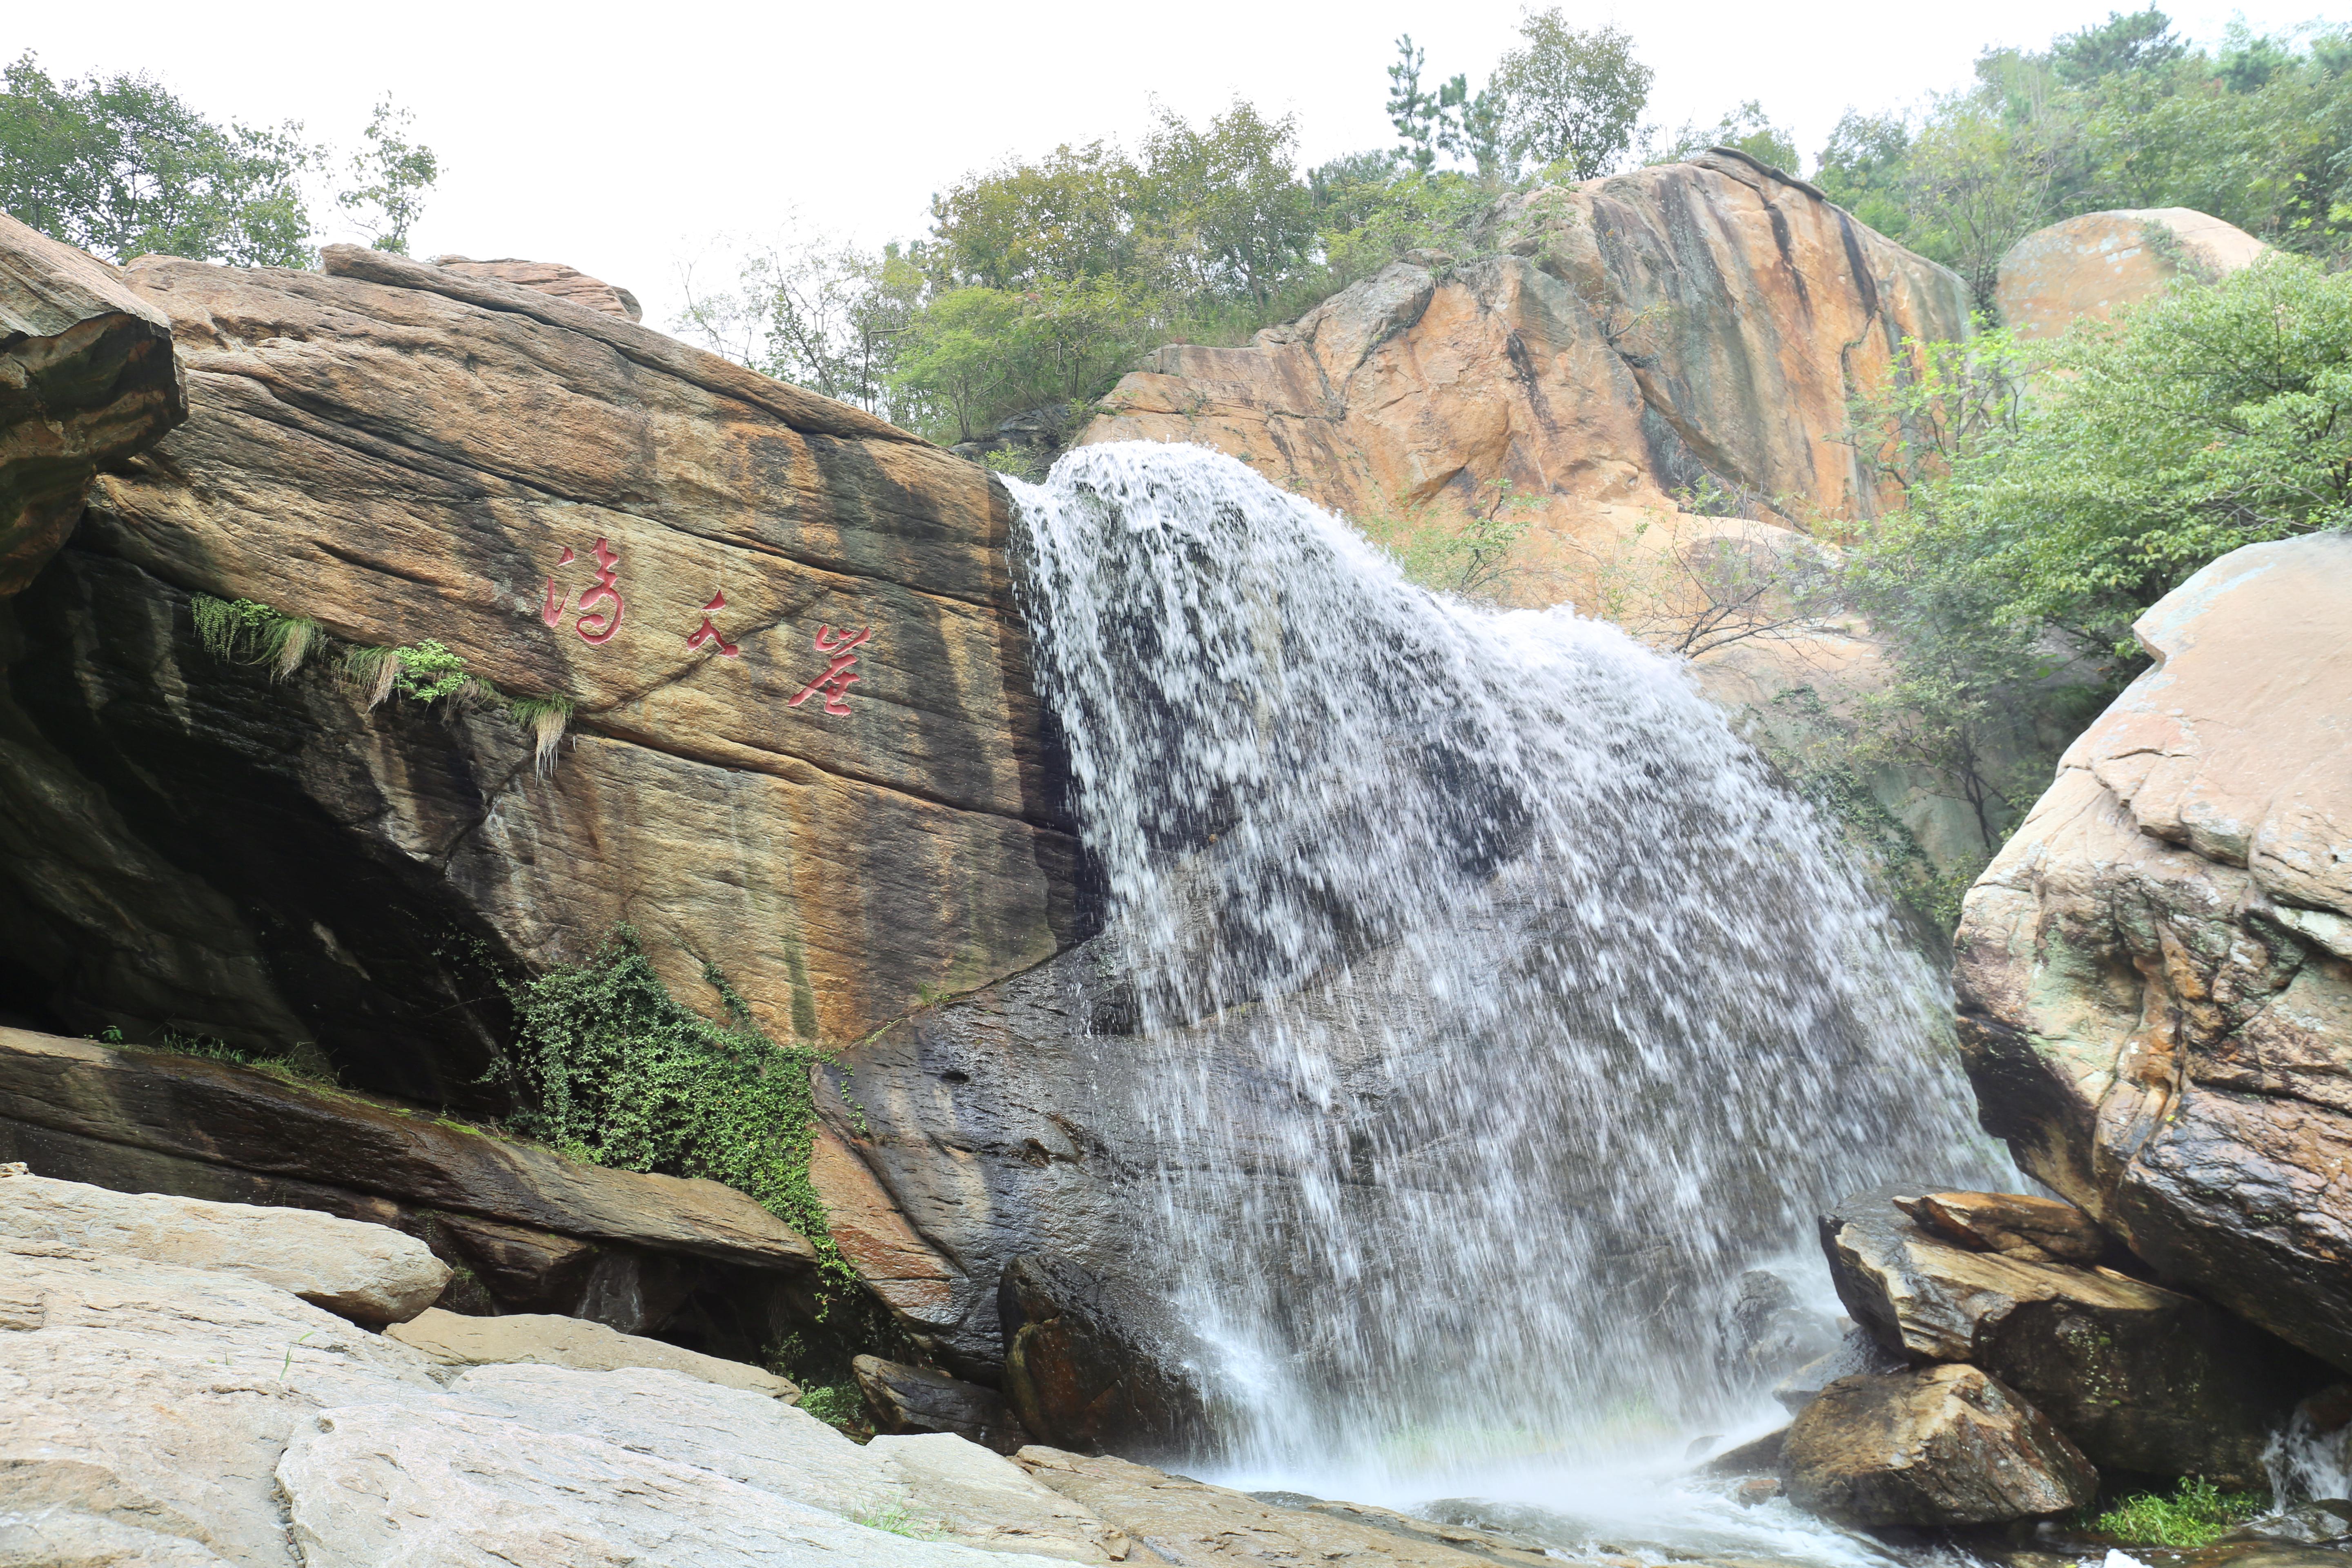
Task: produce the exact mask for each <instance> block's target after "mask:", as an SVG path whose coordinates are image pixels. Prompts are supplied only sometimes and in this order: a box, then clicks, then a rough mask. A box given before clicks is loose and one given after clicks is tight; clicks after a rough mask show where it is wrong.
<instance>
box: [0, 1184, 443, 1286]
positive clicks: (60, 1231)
mask: <svg viewBox="0 0 2352 1568" xmlns="http://www.w3.org/2000/svg"><path fill="white" fill-rule="evenodd" d="M0 1236H6V1237H14V1238H15V1239H16V1240H18V1241H36V1242H39V1241H46V1242H55V1243H57V1244H58V1245H60V1246H64V1247H77V1248H80V1249H83V1250H87V1251H94V1252H108V1253H117V1254H122V1255H127V1256H129V1257H132V1258H147V1259H149V1260H150V1261H152V1262H156V1263H176V1264H181V1265H184V1266H186V1267H189V1268H216V1269H220V1270H222V1271H223V1272H226V1273H230V1274H241V1275H244V1276H245V1277H246V1278H247V1279H258V1280H260V1281H261V1282H262V1283H264V1284H267V1285H275V1286H277V1287H278V1288H279V1289H283V1290H290V1291H292V1292H293V1293H294V1294H295V1295H297V1296H299V1297H300V1298H302V1300H305V1301H308V1302H310V1304H311V1305H312V1306H314V1307H324V1308H325V1309H327V1310H329V1311H331V1312H332V1313H334V1314H335V1315H337V1316H338V1317H343V1318H349V1319H351V1320H352V1321H355V1322H361V1323H369V1324H375V1323H398V1322H403V1321H406V1320H408V1319H410V1318H414V1317H415V1316H416V1314H417V1313H419V1312H422V1311H424V1310H425V1309H426V1308H427V1307H430V1306H431V1305H432V1304H433V1302H434V1300H435V1299H436V1298H437V1297H438V1296H439V1295H440V1294H441V1291H442V1289H443V1288H444V1287H446V1285H447V1284H448V1283H449V1273H450V1270H449V1266H448V1265H447V1264H446V1263H443V1262H442V1261H441V1260H440V1259H439V1258H436V1257H434V1256H433V1253H432V1251H431V1249H429V1248H428V1247H425V1244H424V1243H423V1242H421V1241H418V1240H417V1239H415V1237H407V1236H403V1235H401V1234H400V1232H398V1231H396V1230H389V1229H386V1228H385V1227H384V1226H380V1225H364V1224H360V1223H357V1222H354V1221H352V1220H347V1219H338V1218H336V1217H335V1216H333V1215H323V1214H316V1213H312V1212H310V1211H308V1210H304V1209H293V1208H259V1207H256V1206H254V1205H249V1204H216V1203H206V1202H205V1201H203V1200H201V1199H196V1198H180V1197H169V1196H165V1195H163V1194H158V1193H142V1194H123V1193H111V1192H108V1191H107V1190H105V1189H104V1188H102V1187H93V1186H89V1185H86V1184H83V1183H80V1182H59V1181H52V1180H49V1179H47V1178H46V1177H42V1176H35V1175H9V1174H8V1173H6V1171H5V1169H0Z"/></svg>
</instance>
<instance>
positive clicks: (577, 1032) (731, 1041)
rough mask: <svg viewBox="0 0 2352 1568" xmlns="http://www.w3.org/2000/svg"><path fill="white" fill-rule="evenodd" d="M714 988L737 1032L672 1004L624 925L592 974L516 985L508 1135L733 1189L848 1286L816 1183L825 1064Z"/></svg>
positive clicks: (723, 985) (563, 974)
mask: <svg viewBox="0 0 2352 1568" xmlns="http://www.w3.org/2000/svg"><path fill="white" fill-rule="evenodd" d="M702 978H703V979H704V980H705V981H706V982H708V983H709V985H710V986H711V988H712V989H713V990H714V991H716V992H717V993H718V994H719V1001H720V1002H721V1004H722V1005H724V1006H725V1008H726V1010H727V1014H728V1017H729V1022H728V1023H726V1024H723V1025H722V1024H716V1023H713V1022H711V1021H710V1020H709V1019H708V1018H706V1017H704V1016H701V1015H700V1014H698V1013H697V1012H695V1011H694V1010H693V1009H691V1008H689V1007H688V1006H686V1005H683V1004H682V1003H680V1002H679V1001H678V1000H677V998H676V997H674V996H672V995H671V994H669V989H668V987H667V986H666V985H664V984H662V981H661V976H660V975H659V974H657V973H655V971H654V966H653V964H652V963H651V962H650V961H649V960H647V958H646V954H645V949H644V947H643V945H642V943H641V942H640V940H639V938H638V935H637V932H636V931H635V928H633V927H631V926H629V925H627V924H626V923H623V924H619V925H615V926H614V928H613V929H612V931H610V932H608V933H607V934H606V935H605V937H604V941H603V942H601V943H600V944H599V945H598V946H597V948H596V951H595V952H593V953H592V954H590V955H589V957H588V958H587V959H586V961H584V962H583V963H574V964H567V965H564V966H563V967H561V968H558V969H553V970H550V971H549V972H548V973H545V974H541V975H540V976H538V977H537V978H535V979H530V980H525V981H520V982H518V983H512V984H508V985H507V986H506V993H507V997H508V1000H509V1002H511V1003H512V1004H513V1005H514V1010H515V1016H516V1019H517V1022H518V1024H519V1025H520V1028H519V1031H518V1037H517V1039H516V1041H515V1044H514V1047H513V1048H512V1049H511V1050H509V1052H508V1053H507V1054H506V1057H505V1059H504V1061H503V1062H502V1063H501V1064H500V1065H501V1068H502V1069H503V1073H504V1076H505V1077H506V1079H507V1081H508V1087H509V1089H511V1090H512V1091H513V1092H514V1095H515V1099H516V1102H517V1109H516V1110H515V1111H514V1113H513V1114H512V1115H511V1116H509V1118H508V1125H509V1127H511V1128H512V1129H514V1130H515V1131H519V1132H522V1133H525V1134H527V1135H529V1136H530V1137H533V1138H538V1139H541V1140H542V1141H544V1142H547V1143H550V1144H551V1145H553V1146H554V1147H555V1148H556V1149H557V1150H558V1151H559V1152H562V1154H564V1155H565V1156H566V1157H567V1158H570V1159H574V1160H579V1161H582V1162H583V1163H589V1164H596V1165H610V1166H613V1167H614V1168H616V1169H619V1170H625V1171H650V1172H656V1173H660V1174H663V1175H668V1176H701V1177H707V1178H709V1180H711V1181H714V1182H723V1183H725V1184H727V1185H729V1186H730V1187H733V1188H735V1189H736V1190H737V1191H738V1192H740V1193H743V1194H748V1195H749V1196H750V1197H751V1198H752V1199H754V1200H756V1201H757V1202H758V1203H759V1204H760V1205H761V1206H762V1207H764V1208H766V1209H767V1210H768V1211H769V1212H770V1213H771V1214H773V1215H775V1216H776V1217H777V1218H779V1219H781V1220H782V1221H783V1222H784V1223H785V1224H787V1225H790V1226H793V1228H794V1229H795V1230H798V1231H799V1232H800V1233H801V1234H802V1235H803V1236H805V1237H808V1238H809V1240H810V1241H811V1242H812V1243H814V1244H815V1246H816V1247H817V1248H818V1252H819V1255H820V1257H821V1258H823V1259H824V1261H825V1263H826V1265H827V1266H828V1268H830V1269H832V1270H834V1271H835V1272H836V1273H838V1272H840V1271H842V1270H843V1269H844V1268H845V1266H844V1265H842V1264H841V1262H840V1260H839V1258H838V1257H837V1255H835V1253H834V1252H833V1251H832V1248H831V1244H830V1243H829V1242H828V1241H827V1240H826V1239H825V1211H824V1203H823V1202H822V1201H821V1200H819V1198H818V1197H817V1195H816V1191H815V1189H814V1187H812V1186H811V1185H810V1184H809V1177H808V1163H809V1151H810V1148H811V1147H812V1145H813V1144H814V1142H815V1138H816V1099H815V1092H814V1088H813V1086H812V1084H811V1082H810V1074H811V1072H812V1070H813V1069H814V1068H815V1066H816V1064H817V1063H818V1062H819V1061H820V1060H822V1059H823V1053H822V1052H821V1051H819V1050H817V1049H815V1048H814V1047H808V1046H802V1045H791V1046H780V1045H778V1044H776V1043H775V1042H774V1041H773V1040H771V1039H770V1038H768V1037H767V1036H766V1035H765V1034H764V1033H762V1032H761V1029H760V1027H759V1026H758V1024H757V1023H756V1022H754V1021H753V1019H752V1017H751V1008H750V1006H749V1005H747V1004H746V1003H745V1002H744V1000H743V998H742V997H741V996H740V995H739V994H737V993H736V991H735V989H734V987H733V986H731V985H730V984H728V983H727V979H726V976H724V975H723V974H721V973H719V970H718V969H717V968H716V967H714V966H713V965H711V964H709V963H705V964H704V965H703V966H702Z"/></svg>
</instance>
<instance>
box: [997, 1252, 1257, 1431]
mask: <svg viewBox="0 0 2352 1568" xmlns="http://www.w3.org/2000/svg"><path fill="white" fill-rule="evenodd" d="M998 1311H999V1315H1000V1319H1001V1321H1002V1322H1003V1329H1004V1334H1005V1341H1004V1395H1005V1403H1006V1405H1009V1406H1010V1407H1011V1408H1012V1411H1013V1415H1014V1416H1015V1417H1017V1418H1018V1419H1019V1421H1020V1423H1021V1425H1022V1426H1023V1427H1024V1428H1025V1429H1026V1430H1028V1431H1029V1432H1030V1433H1032V1434H1034V1436H1036V1437H1037V1438H1038V1439H1039V1441H1041V1442H1045V1443H1049V1444H1053V1445H1056V1446H1066V1447H1072V1448H1076V1449H1078V1450H1079V1451H1081V1452H1103V1451H1117V1452H1119V1453H1123V1454H1139V1455H1143V1456H1147V1457H1149V1456H1152V1455H1158V1454H1184V1453H1199V1452H1202V1451H1203V1450H1205V1449H1206V1448H1208V1447H1210V1446H1211V1444H1212V1442H1213V1437H1212V1432H1211V1428H1210V1425H1209V1417H1208V1410H1207V1407H1206V1405H1204V1404H1203V1402H1202V1395H1201V1392H1200V1390H1199V1388H1198V1387H1197V1386H1196V1385H1195V1384H1193V1383H1192V1381H1191V1380H1190V1379H1189V1378H1187V1377H1186V1375H1185V1374H1184V1372H1183V1370H1182V1366H1183V1363H1182V1360H1181V1357H1180V1356H1179V1355H1176V1354H1172V1353H1171V1346H1170V1345H1169V1343H1168V1342H1167V1341H1166V1339H1165V1337H1164V1336H1150V1335H1147V1334H1146V1333H1143V1332H1140V1331H1139V1326H1138V1325H1136V1324H1133V1323H1131V1322H1129V1321H1122V1319H1121V1317H1120V1309H1119V1306H1118V1301H1117V1300H1116V1298H1115V1297H1114V1296H1113V1295H1112V1294H1111V1293H1110V1292H1108V1291H1106V1290H1105V1289H1104V1287H1103V1282H1102V1281H1101V1280H1100V1279H1097V1277H1095V1276H1094V1275H1092V1274H1090V1273H1088V1272H1087V1270H1086V1269H1084V1268H1080V1267H1078V1266H1076V1265H1075V1264H1072V1263H1070V1262H1068V1261H1066V1260H1065V1259H1061V1258H1043V1257H1036V1256H1026V1257H1022V1258H1014V1259H1013V1261H1012V1263H1011V1264H1009V1265H1008V1266H1007V1267H1006V1268H1005V1270H1004V1282H1003V1287H1002V1298H1001V1301H1000V1305H999V1308H998Z"/></svg>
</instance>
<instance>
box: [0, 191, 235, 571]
mask: <svg viewBox="0 0 2352 1568" xmlns="http://www.w3.org/2000/svg"><path fill="white" fill-rule="evenodd" d="M187 416H188V402H187V389H186V386H185V384H184V378H183V376H182V374H181V371H180V367H179V363H178V362H177V361H176V360H175V359H174V358H173V353H172V329H171V323H170V322H169V321H167V320H166V319H165V317H164V315H163V312H162V311H161V310H156V309H155V308H154V307H153V306H152V305H151V304H149V303H148V302H147V301H145V300H142V299H141V298H140V297H139V296H138V295H137V294H135V293H133V292H132V291H131V289H127V288H125V287H124V286H123V284H122V281H121V275H120V274H119V273H117V272H116V271H115V269H114V268H110V267H108V266H107V265H106V264H105V263H103V262H101V261H99V260H98V259H96V258H93V257H90V256H87V255H84V254H83V253H82V252H80V251H79V250H76V249H75V248H74V247H71V246H69V245H60V244H58V242H57V241H56V240H53V239H51V238H49V237H47V235H44V234H42V233H40V232H39V231H37V230H36V229H32V228H28V227H27V226H25V225H24V224H21V223H18V222H17V221H16V219H15V218H13V217H10V216H7V215H6V214H5V213H0V597H5V596H6V595H10V594H14V593H16V592H17V591H18V590H19V589H21V588H23V587H24V586H25V584H27V583H29V582H31V581H32V580H33V577H34V575H35V574H37V573H38V572H39V571H40V569H41V568H42V567H43V566H45V565H47V563H48V560H49V557H50V556H52V555H54V554H56V553H57V551H58V546H59V545H61V544H63V543H64V542H65V539H66V536H67V535H68V533H71V532H72V531H73V527H74V524H75V523H76V522H78V521H80V518H81V510H82V497H83V493H84V491H85V490H86V489H88V487H89V481H90V479H91V477H92V476H94V475H95V474H96V473H97V472H98V470H99V468H100V466H101V465H104V464H109V463H118V462H121V461H123V460H125V459H128V458H132V457H135V456H137V455H138V454H139V453H141V452H143V451H145V450H146V449H147V448H148V447H152V446H153V445H154V444H155V443H156V442H157V441H159V440H161V439H163V436H164V434H165V433H166V432H167V431H169V430H170V429H171V428H172V427H173V426H175V425H178V424H180V423H181V422H182V421H184V419H186V418H187Z"/></svg>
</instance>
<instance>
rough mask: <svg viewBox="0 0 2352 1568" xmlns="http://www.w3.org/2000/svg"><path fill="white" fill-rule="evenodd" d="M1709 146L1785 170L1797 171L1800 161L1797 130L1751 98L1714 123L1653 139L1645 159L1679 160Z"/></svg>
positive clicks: (1657, 161)
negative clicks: (1775, 118)
mask: <svg viewBox="0 0 2352 1568" xmlns="http://www.w3.org/2000/svg"><path fill="white" fill-rule="evenodd" d="M1710 147H1731V148H1736V149H1737V150H1738V151H1739V152H1742V153H1747V154H1748V156H1749V157H1751V158H1753V159H1755V160H1756V161H1757V162H1758V163H1765V164H1769V165H1770V166H1771V167H1773V168H1775V169H1779V170H1780V171H1781V172H1782V173H1783V174H1795V173H1796V172H1797V166H1798V164H1799V163H1801V159H1800V157H1799V155H1798V153H1797V138H1796V133H1795V132H1790V131H1787V130H1784V129H1782V128H1781V127H1780V126H1778V125H1775V124H1773V123H1772V119H1771V116H1769V115H1768V114H1766V113H1765V112H1764V105H1763V104H1762V103H1761V102H1759V100H1756V99H1752V98H1751V99H1749V100H1747V101H1746V102H1745V103H1742V104H1740V105H1739V106H1738V108H1737V109H1734V110H1732V111H1731V112H1730V113H1728V114H1727V115H1725V116H1724V117H1723V118H1722V119H1721V120H1718V121H1716V122H1715V123H1714V124H1712V125H1697V124H1687V125H1685V126H1684V127H1683V128H1682V130H1681V131H1680V132H1676V133H1675V136H1674V137H1673V138H1672V139H1671V140H1669V141H1667V142H1663V143H1660V142H1653V143H1652V144H1651V145H1650V146H1649V147H1648V148H1646V149H1645V150H1644V152H1643V160H1644V161H1645V162H1647V163H1681V162H1683V161H1684V160H1685V159H1687V158H1690V157H1693V156H1695V155H1696V154H1697V153H1704V152H1706V150H1707V149H1708V148H1710Z"/></svg>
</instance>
